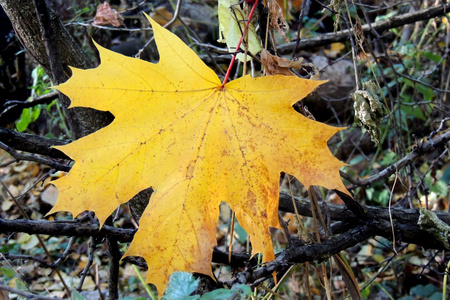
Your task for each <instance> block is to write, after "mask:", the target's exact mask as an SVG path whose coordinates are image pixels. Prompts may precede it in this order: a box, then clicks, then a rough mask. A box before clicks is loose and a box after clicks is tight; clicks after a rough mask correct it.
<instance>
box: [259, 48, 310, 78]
mask: <svg viewBox="0 0 450 300" xmlns="http://www.w3.org/2000/svg"><path fill="white" fill-rule="evenodd" d="M302 63H303V59H302V58H300V59H299V60H289V59H286V58H282V57H278V56H274V55H272V54H270V53H269V51H267V50H266V49H262V51H261V64H262V65H263V67H264V74H265V75H286V76H295V74H294V73H292V72H291V71H290V70H289V69H300V68H301V67H302Z"/></svg>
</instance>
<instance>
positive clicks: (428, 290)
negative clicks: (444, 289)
mask: <svg viewBox="0 0 450 300" xmlns="http://www.w3.org/2000/svg"><path fill="white" fill-rule="evenodd" d="M415 299H428V300H438V299H439V300H441V299H442V293H441V292H439V289H438V288H437V287H436V286H434V285H432V284H427V285H422V284H419V285H416V286H415V287H413V288H411V290H410V291H409V296H406V297H402V298H400V300H415Z"/></svg>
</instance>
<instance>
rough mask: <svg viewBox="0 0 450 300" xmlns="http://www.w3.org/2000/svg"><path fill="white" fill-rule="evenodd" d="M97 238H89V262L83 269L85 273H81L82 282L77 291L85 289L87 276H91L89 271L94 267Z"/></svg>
mask: <svg viewBox="0 0 450 300" xmlns="http://www.w3.org/2000/svg"><path fill="white" fill-rule="evenodd" d="M95 245H96V244H95V238H94V237H92V236H91V237H90V238H89V250H88V261H87V263H86V265H85V266H84V268H83V271H81V274H80V275H81V278H80V282H79V283H78V286H77V291H78V292H80V291H81V288H82V287H83V283H84V280H85V279H86V276H87V275H88V274H89V269H90V267H91V266H92V263H93V262H94V252H95Z"/></svg>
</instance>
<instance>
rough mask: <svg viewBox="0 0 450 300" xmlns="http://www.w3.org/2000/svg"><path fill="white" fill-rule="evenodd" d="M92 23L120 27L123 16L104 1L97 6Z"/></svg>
mask: <svg viewBox="0 0 450 300" xmlns="http://www.w3.org/2000/svg"><path fill="white" fill-rule="evenodd" d="M92 24H94V25H112V26H114V27H120V26H122V25H123V17H122V16H121V15H120V14H119V13H118V12H117V10H115V9H112V8H111V6H110V5H109V3H108V2H106V1H105V2H103V4H99V5H98V6H97V13H96V14H95V17H94V22H92Z"/></svg>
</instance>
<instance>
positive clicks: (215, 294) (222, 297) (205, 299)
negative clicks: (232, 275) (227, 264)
mask: <svg viewBox="0 0 450 300" xmlns="http://www.w3.org/2000/svg"><path fill="white" fill-rule="evenodd" d="M251 295H252V289H251V288H250V287H249V286H247V285H245V284H238V285H236V286H233V288H232V289H230V290H228V289H218V290H214V291H212V292H209V293H206V294H204V295H203V296H202V297H201V298H200V300H228V299H235V300H238V299H250V297H251Z"/></svg>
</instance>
